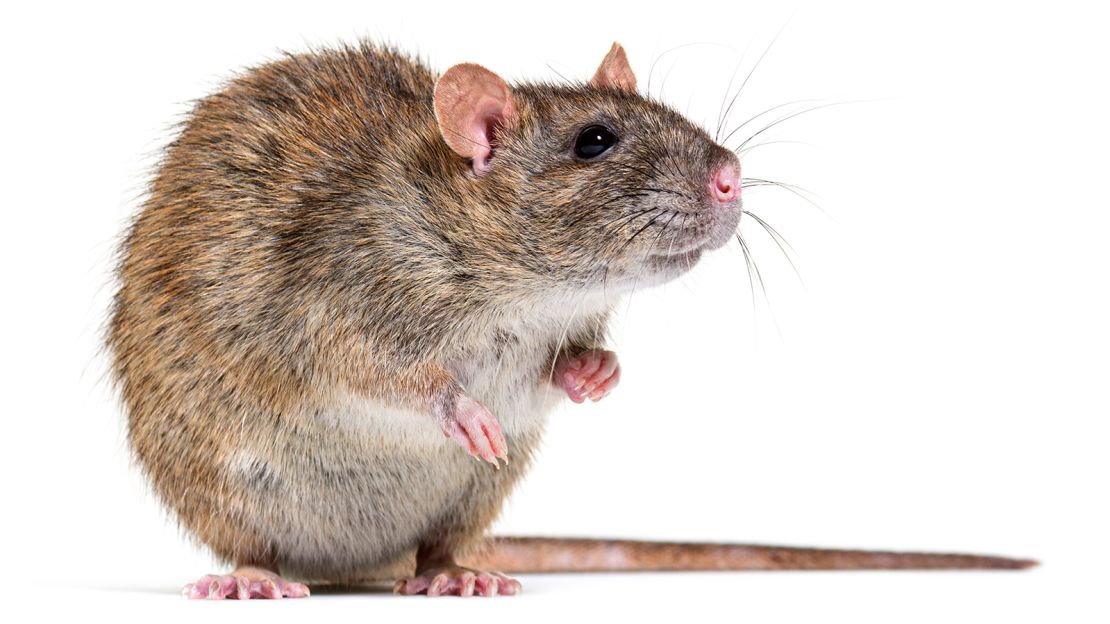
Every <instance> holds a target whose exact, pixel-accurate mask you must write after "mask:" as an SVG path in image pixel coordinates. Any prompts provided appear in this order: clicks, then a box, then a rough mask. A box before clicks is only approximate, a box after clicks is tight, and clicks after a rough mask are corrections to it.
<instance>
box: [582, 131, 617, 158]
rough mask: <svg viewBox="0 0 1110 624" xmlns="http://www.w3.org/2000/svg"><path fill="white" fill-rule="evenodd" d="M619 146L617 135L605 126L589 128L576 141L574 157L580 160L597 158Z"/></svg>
mask: <svg viewBox="0 0 1110 624" xmlns="http://www.w3.org/2000/svg"><path fill="white" fill-rule="evenodd" d="M616 144H617V135H615V134H613V132H612V131H611V130H609V129H608V128H606V127H605V126H589V127H587V128H585V129H584V130H582V132H579V133H578V138H577V139H576V140H575V141H574V155H575V156H577V157H579V158H586V159H589V158H597V157H598V156H600V155H602V154H603V153H605V151H606V150H608V149H609V148H610V147H613V146H614V145H616Z"/></svg>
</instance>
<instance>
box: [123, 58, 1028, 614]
mask: <svg viewBox="0 0 1110 624" xmlns="http://www.w3.org/2000/svg"><path fill="white" fill-rule="evenodd" d="M739 175H740V164H739V161H738V160H737V158H736V156H735V154H734V153H732V152H731V151H729V150H727V149H725V148H723V147H721V146H720V145H717V144H716V143H715V142H714V141H713V140H712V139H711V138H710V137H709V136H708V135H707V134H706V133H705V132H704V131H703V130H701V129H700V128H698V127H697V126H695V125H693V124H692V123H690V122H689V121H687V120H686V119H685V118H683V117H682V116H681V115H679V114H678V113H676V112H675V111H673V110H671V109H670V108H668V107H666V106H665V105H663V104H661V103H659V102H657V101H654V100H651V99H648V98H645V97H643V96H641V95H638V94H637V92H636V82H635V77H634V76H633V74H632V71H631V69H630V68H629V65H628V61H627V58H626V56H625V53H624V51H623V49H621V47H620V46H619V45H616V44H614V46H613V48H612V50H610V52H609V54H608V55H607V56H606V57H605V59H604V60H603V62H602V64H601V66H600V68H599V69H598V70H597V72H596V74H595V75H594V77H593V78H592V79H591V80H590V81H589V82H588V83H584V84H577V85H558V86H556V85H552V84H518V85H515V86H511V87H510V86H509V85H508V84H507V83H505V81H503V80H502V79H501V78H499V77H498V76H496V75H495V74H493V73H492V72H490V71H489V70H486V69H484V68H482V67H480V66H477V65H471V64H463V65H456V66H454V67H452V68H451V69H449V70H448V71H447V72H446V73H444V74H443V75H442V76H440V77H438V78H437V76H436V75H435V74H434V73H433V72H432V71H431V70H429V69H428V68H426V67H425V66H424V65H422V64H420V63H419V62H417V61H415V60H413V59H412V58H410V57H409V56H407V55H405V54H402V53H400V52H398V51H396V50H392V49H389V48H384V47H379V46H375V45H372V44H368V43H363V44H361V45H360V46H358V47H349V48H341V49H336V50H330V51H319V52H315V53H310V54H302V55H291V56H287V57H286V58H284V59H282V60H280V61H277V62H274V63H271V64H268V65H265V66H262V67H259V68H257V69H254V70H252V71H250V72H247V73H246V74H244V75H243V76H241V77H239V78H237V79H235V80H232V81H231V82H230V83H229V84H228V85H226V87H225V88H224V89H223V90H222V91H220V92H219V93H217V94H215V95H212V96H210V97H208V98H205V99H203V100H201V101H200V102H199V103H197V105H196V106H195V108H194V110H193V111H192V114H191V115H190V116H189V118H188V120H187V121H186V122H185V123H184V125H183V128H182V130H181V133H180V135H179V136H178V137H177V139H176V140H174V141H173V143H172V144H171V145H170V146H169V148H168V150H167V152H166V155H165V158H164V161H163V163H162V164H161V167H160V169H159V171H158V173H157V175H156V177H155V178H154V180H153V183H152V185H151V189H150V195H149V198H148V199H147V201H146V203H145V205H144V207H143V209H142V211H141V213H140V214H139V215H138V217H137V218H136V220H135V222H134V224H133V226H132V227H131V230H130V232H129V234H128V236H127V238H126V240H125V241H124V244H123V246H122V257H121V263H120V274H119V276H120V281H121V287H120V290H119V292H118V294H117V296H116V300H115V306H114V310H113V315H112V319H111V322H110V326H109V336H108V344H109V346H110V347H111V349H112V353H113V357H114V372H115V376H116V379H117V380H118V383H119V386H120V388H121V390H122V395H123V398H124V402H125V404H126V407H127V410H128V414H129V429H128V431H129V438H130V442H131V445H132V448H133V450H134V452H135V455H136V456H137V458H138V460H139V461H140V463H141V465H142V466H143V468H144V470H145V471H146V473H147V474H148V475H149V477H150V478H151V480H152V482H153V484H154V487H155V490H156V491H157V493H158V494H159V496H160V497H161V498H162V500H163V501H164V502H165V503H166V504H167V505H168V506H169V507H170V508H171V509H173V510H174V512H175V513H176V515H177V516H178V518H179V519H180V521H181V522H182V524H183V525H184V526H185V527H187V528H188V530H189V531H190V532H191V534H192V535H194V536H195V537H196V538H197V539H198V540H199V541H201V542H202V543H204V544H205V545H207V546H208V547H210V548H211V549H212V550H213V551H214V552H215V553H216V554H217V555H218V556H219V557H220V558H221V559H223V560H226V561H229V562H233V563H235V565H236V566H237V569H236V571H235V572H233V573H231V574H229V575H222V576H217V575H210V576H206V577H204V578H202V579H201V580H200V581H198V582H197V583H194V584H191V585H190V586H189V587H188V588H187V594H188V595H190V596H192V597H214V598H220V597H240V598H249V597H281V596H283V595H284V596H303V595H307V593H308V589H307V587H306V586H305V585H303V584H301V583H299V582H293V581H290V580H286V579H285V578H283V577H281V576H278V573H279V572H280V573H281V574H283V575H286V576H289V577H291V578H292V577H296V578H299V579H302V580H305V581H319V582H358V581H363V580H367V579H381V578H397V577H406V578H405V580H402V581H400V582H398V585H397V589H398V591H399V592H401V593H406V594H411V593H427V594H429V595H440V594H458V595H472V594H484V595H497V594H512V593H515V592H516V591H517V590H518V589H519V584H518V583H517V582H516V581H513V580H512V579H509V578H508V577H505V576H504V575H502V574H500V573H496V572H486V571H480V570H478V569H470V568H465V567H462V566H460V565H459V564H458V563H457V561H458V560H459V559H460V558H467V557H469V559H467V561H468V562H470V563H471V565H472V566H474V567H475V568H478V567H481V566H482V565H490V566H497V567H501V568H503V569H507V570H517V571H527V570H552V569H630V568H633V569H693V568H699V569H744V568H752V567H760V568H768V567H776V568H784V567H792V568H807V567H835V568H840V567H970V566H983V567H1014V566H1017V565H1020V564H1023V563H1026V562H1015V561H1011V560H1006V559H994V558H974V557H961V556H939V557H940V558H937V557H938V556H933V555H908V556H902V558H900V559H899V558H898V557H899V556H896V555H891V554H889V553H878V554H875V553H852V552H839V551H812V550H799V549H774V548H758V547H740V546H713V545H662V544H656V545H650V544H647V545H645V544H636V543H629V542H607V543H606V542H589V541H581V540H572V541H559V540H555V541H552V540H530V539H515V540H509V541H503V542H496V543H495V546H494V547H492V549H490V548H487V549H485V550H483V549H481V548H480V546H481V545H482V535H483V532H484V531H485V530H486V528H487V527H488V526H489V525H490V523H491V522H492V521H493V519H494V517H495V516H496V515H497V513H498V511H499V509H500V507H501V503H502V501H503V499H504V498H505V496H506V495H507V494H508V492H509V491H510V489H511V488H512V487H513V484H514V483H515V482H516V481H517V479H518V478H519V477H520V476H521V474H522V473H523V472H524V470H525V469H526V468H527V467H528V464H529V462H530V459H531V454H532V452H533V450H534V449H535V448H536V446H537V444H538V443H539V440H540V437H541V434H542V430H543V426H544V418H545V414H546V413H547V412H548V410H549V409H550V408H551V407H552V406H553V405H554V404H555V403H556V402H557V401H558V400H559V399H560V397H561V396H562V395H567V396H569V397H570V398H571V399H572V400H574V401H577V402H580V401H582V400H585V399H586V398H589V399H592V400H598V399H600V398H602V397H603V396H604V395H605V394H607V393H608V392H609V391H610V390H611V389H612V388H613V387H614V386H615V385H616V384H617V382H618V381H619V377H620V369H619V365H618V363H617V360H616V356H615V355H614V354H613V353H612V352H610V351H607V350H606V349H605V328H606V324H607V321H608V318H609V316H610V308H611V306H612V305H613V304H614V303H615V301H616V300H617V299H618V298H619V297H621V296H622V295H624V294H627V293H628V292H630V291H631V290H632V289H633V288H636V287H641V286H646V285H651V284H658V283H662V282H665V281H667V280H670V279H672V278H674V277H676V276H678V275H680V274H682V273H683V272H685V271H687V270H688V269H689V268H690V267H692V266H693V265H694V264H696V262H697V261H698V259H699V257H700V255H701V254H702V253H703V252H705V251H708V250H711V249H714V248H717V247H720V246H721V245H723V244H724V243H725V242H726V241H727V240H728V239H729V238H730V237H731V236H733V234H734V232H735V230H736V227H737V225H738V222H739V220H740V214H741V210H740V198H739V190H740V177H739ZM475 458H478V459H480V461H475ZM490 464H493V465H495V466H497V467H498V468H499V469H497V470H495V469H493V467H492V466H491V465H490ZM737 549H739V550H737ZM414 557H415V560H414ZM914 557H917V558H916V559H915V558H914ZM922 557H933V558H932V559H927V560H926V559H923V558H922ZM414 566H415V576H413V572H414Z"/></svg>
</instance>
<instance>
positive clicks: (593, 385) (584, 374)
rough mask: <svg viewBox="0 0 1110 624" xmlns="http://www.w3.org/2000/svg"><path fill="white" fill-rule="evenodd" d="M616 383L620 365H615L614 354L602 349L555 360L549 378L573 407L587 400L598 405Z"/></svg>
mask: <svg viewBox="0 0 1110 624" xmlns="http://www.w3.org/2000/svg"><path fill="white" fill-rule="evenodd" d="M620 380H621V365H620V364H619V363H618V362H617V354H616V353H613V352H612V351H604V350H602V349H592V350H590V351H585V352H583V353H579V354H578V355H576V356H574V357H569V356H563V357H561V358H559V361H558V362H557V363H556V364H555V374H554V377H553V381H554V383H555V385H557V386H559V387H560V388H562V389H563V390H565V391H566V393H567V396H569V397H570V400H571V401H574V402H575V403H581V402H583V401H585V400H586V399H587V398H588V399H590V400H591V401H600V400H601V399H602V398H604V397H605V395H607V394H609V392H610V391H611V390H612V389H613V388H615V387H617V384H618V383H620Z"/></svg>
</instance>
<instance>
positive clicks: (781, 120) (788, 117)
mask: <svg viewBox="0 0 1110 624" xmlns="http://www.w3.org/2000/svg"><path fill="white" fill-rule="evenodd" d="M860 101H862V100H849V101H844V102H829V103H827V104H819V105H817V106H811V107H809V108H807V109H804V110H800V111H797V112H795V113H791V114H789V115H786V116H785V117H780V118H779V119H776V120H775V121H772V122H771V123H769V124H767V125H766V126H763V127H762V128H760V129H759V131H758V132H756V133H755V134H753V135H751V136H750V137H748V138H747V139H745V140H744V142H743V143H741V144H740V145H739V146H737V148H736V149H737V150H742V149H744V146H746V145H747V144H748V143H749V142H750V141H751V140H752V139H754V138H755V137H757V136H759V135H761V134H763V133H764V132H766V131H768V130H770V129H771V128H774V127H775V126H777V125H779V124H781V123H784V122H787V121H790V120H791V119H794V118H795V117H798V116H800V115H805V114H806V113H812V112H815V111H819V110H822V109H825V108H830V107H833V106H842V105H844V104H858V103H859V102H860ZM734 151H735V150H734Z"/></svg>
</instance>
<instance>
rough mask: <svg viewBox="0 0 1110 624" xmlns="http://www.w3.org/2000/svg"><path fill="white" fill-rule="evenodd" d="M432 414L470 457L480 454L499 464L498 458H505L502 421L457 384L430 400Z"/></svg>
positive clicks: (446, 433)
mask: <svg viewBox="0 0 1110 624" xmlns="http://www.w3.org/2000/svg"><path fill="white" fill-rule="evenodd" d="M432 414H433V415H434V416H435V419H436V422H437V423H438V424H439V426H440V428H441V429H442V430H443V435H445V436H447V437H449V438H451V439H452V440H454V441H455V442H457V443H458V444H459V446H461V447H463V449H465V450H466V452H467V453H470V455H471V456H473V457H481V458H482V459H484V460H486V461H488V462H489V463H491V464H493V465H495V466H498V465H499V464H498V462H497V460H498V459H503V460H505V461H508V448H507V446H506V444H505V435H504V434H503V433H502V432H501V423H499V422H497V419H496V418H494V416H493V414H490V413H489V410H487V409H486V407H485V406H484V405H482V404H481V403H479V402H478V401H477V400H476V399H474V398H473V397H471V396H470V395H469V394H467V393H466V391H464V390H463V389H462V388H461V387H459V386H458V385H457V384H456V386H455V387H452V388H448V389H446V394H445V396H443V397H438V398H437V399H436V401H435V403H434V404H433V407H432Z"/></svg>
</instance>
